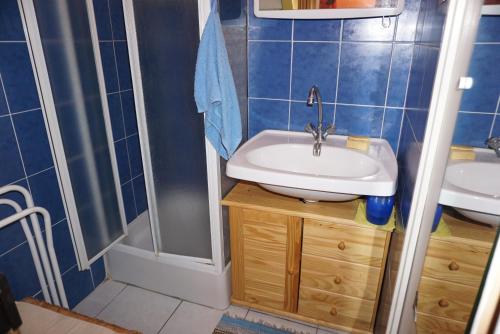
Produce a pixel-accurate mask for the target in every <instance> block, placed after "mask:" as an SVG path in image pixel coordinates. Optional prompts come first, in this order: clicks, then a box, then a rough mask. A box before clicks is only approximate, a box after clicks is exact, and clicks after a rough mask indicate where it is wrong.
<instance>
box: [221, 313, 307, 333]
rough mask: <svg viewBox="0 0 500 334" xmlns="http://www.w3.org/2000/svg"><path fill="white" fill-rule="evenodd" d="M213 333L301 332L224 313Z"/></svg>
mask: <svg viewBox="0 0 500 334" xmlns="http://www.w3.org/2000/svg"><path fill="white" fill-rule="evenodd" d="M212 334H300V333H298V332H295V331H291V330H287V329H280V328H276V327H273V326H270V325H265V324H261V323H256V322H251V321H247V320H245V319H239V318H232V317H230V316H228V315H223V316H222V318H221V319H220V321H219V323H218V324H217V327H216V328H215V329H214V331H213V333H212Z"/></svg>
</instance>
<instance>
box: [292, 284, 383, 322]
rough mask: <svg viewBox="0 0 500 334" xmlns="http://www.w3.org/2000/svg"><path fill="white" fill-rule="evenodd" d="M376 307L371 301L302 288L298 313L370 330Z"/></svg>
mask: <svg viewBox="0 0 500 334" xmlns="http://www.w3.org/2000/svg"><path fill="white" fill-rule="evenodd" d="M374 305H375V303H374V302H373V301H369V300H364V299H358V298H351V297H347V296H342V295H337V294H333V293H328V292H323V291H318V290H314V289H310V288H306V287H301V288H300V293H299V309H298V313H299V314H302V315H304V316H307V317H311V318H315V319H319V320H323V321H327V322H331V323H334V324H337V325H340V326H346V327H352V328H356V329H361V330H370V328H371V322H372V316H373V310H374Z"/></svg>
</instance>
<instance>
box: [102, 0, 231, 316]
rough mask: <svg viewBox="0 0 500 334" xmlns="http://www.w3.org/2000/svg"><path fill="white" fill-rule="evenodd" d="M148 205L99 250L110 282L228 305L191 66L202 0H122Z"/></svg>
mask: <svg viewBox="0 0 500 334" xmlns="http://www.w3.org/2000/svg"><path fill="white" fill-rule="evenodd" d="M123 7H124V15H125V24H126V32H127V42H128V48H129V50H128V51H129V59H130V65H131V69H132V81H133V86H134V97H135V107H136V112H137V123H138V128H139V137H140V142H141V152H142V162H143V166H144V177H145V181H146V193H147V201H148V208H149V209H148V212H147V214H143V215H141V216H139V217H138V218H137V219H136V220H135V221H134V222H132V223H131V224H130V225H129V237H128V238H127V239H126V240H125V241H124V242H123V243H122V244H119V245H117V246H115V247H114V248H113V249H112V250H111V251H110V252H109V254H108V257H107V258H108V263H109V269H110V273H111V276H112V277H113V279H117V280H120V281H124V282H128V283H131V284H135V285H138V286H141V287H144V288H148V289H151V290H155V291H159V292H162V293H165V294H169V295H173V296H177V297H181V298H184V299H188V300H191V301H194V302H197V303H200V304H204V305H209V306H213V307H217V308H225V307H226V306H227V305H228V304H229V272H228V270H227V268H226V265H225V260H224V259H225V256H224V247H223V241H222V240H223V238H222V218H221V216H222V213H221V206H220V198H221V190H220V167H219V158H218V155H217V153H216V152H215V150H214V149H213V148H212V146H211V145H210V144H209V143H208V141H206V140H205V135H204V121H203V115H202V114H199V113H198V112H197V108H196V104H195V102H194V96H193V90H194V72H195V66H196V56H197V50H198V44H199V40H200V33H201V31H202V30H203V23H204V21H205V19H206V17H207V16H208V13H209V8H210V4H209V1H208V0H199V1H198V0H162V1H147V0H124V1H123Z"/></svg>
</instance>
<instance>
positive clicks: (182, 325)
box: [160, 301, 246, 334]
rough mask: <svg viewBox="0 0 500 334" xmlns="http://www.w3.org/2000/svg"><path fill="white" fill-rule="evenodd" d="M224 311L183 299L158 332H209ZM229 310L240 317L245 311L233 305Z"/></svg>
mask: <svg viewBox="0 0 500 334" xmlns="http://www.w3.org/2000/svg"><path fill="white" fill-rule="evenodd" d="M225 312H226V311H221V310H216V309H213V308H210V307H206V306H202V305H198V304H193V303H190V302H185V301H184V302H182V304H181V305H180V306H179V307H178V308H177V310H176V311H175V313H174V315H172V317H171V318H170V320H169V321H168V322H167V324H166V325H165V327H163V329H162V330H161V331H160V334H211V333H212V332H213V330H214V328H215V326H216V325H217V323H218V322H219V320H220V318H221V317H222V315H223V314H224V313H225ZM231 312H233V313H236V315H237V316H238V314H239V317H240V318H242V317H244V315H245V313H246V311H245V310H244V309H241V310H239V309H235V308H234V307H230V313H231Z"/></svg>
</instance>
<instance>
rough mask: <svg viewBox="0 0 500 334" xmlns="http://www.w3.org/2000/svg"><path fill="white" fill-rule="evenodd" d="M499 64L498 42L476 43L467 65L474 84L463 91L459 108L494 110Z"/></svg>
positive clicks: (481, 110)
mask: <svg viewBox="0 0 500 334" xmlns="http://www.w3.org/2000/svg"><path fill="white" fill-rule="evenodd" d="M498 25H499V26H500V22H499V23H498ZM499 64H500V44H476V46H475V47H474V51H473V53H472V60H471V64H470V66H469V76H471V77H473V78H474V85H473V86H472V88H471V89H469V90H466V91H464V94H463V97H462V105H461V107H460V110H464V111H479V112H490V113H491V112H495V109H496V105H497V99H498V95H499V94H500V84H499V78H500V66H499Z"/></svg>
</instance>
